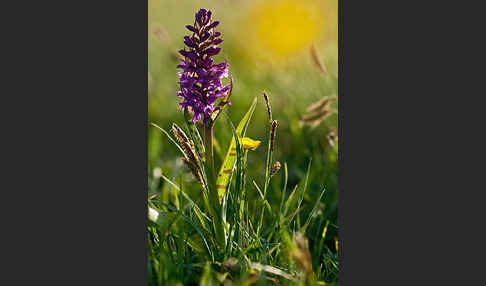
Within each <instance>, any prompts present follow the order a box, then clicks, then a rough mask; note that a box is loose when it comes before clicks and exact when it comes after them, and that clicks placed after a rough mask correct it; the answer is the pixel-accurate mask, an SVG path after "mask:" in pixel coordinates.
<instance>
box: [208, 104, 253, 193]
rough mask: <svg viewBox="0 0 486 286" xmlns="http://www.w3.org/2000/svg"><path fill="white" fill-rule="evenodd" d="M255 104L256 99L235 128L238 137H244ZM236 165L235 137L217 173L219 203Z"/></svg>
mask: <svg viewBox="0 0 486 286" xmlns="http://www.w3.org/2000/svg"><path fill="white" fill-rule="evenodd" d="M256 104H257V98H256V97H255V99H254V100H253V103H252V104H251V106H250V109H248V111H247V112H246V114H245V116H243V118H242V119H241V121H240V123H239V124H238V127H237V128H236V133H237V135H238V136H239V137H244V136H245V132H246V127H247V126H248V122H249V121H250V119H251V116H252V115H253V112H254V111H255V107H256ZM235 163H236V139H235V136H233V138H232V139H231V142H230V145H229V147H228V151H227V152H226V156H225V158H224V160H223V164H222V165H221V169H220V170H219V173H218V179H217V180H216V187H217V188H218V197H219V201H220V202H221V201H222V200H223V197H224V194H225V192H226V187H227V186H228V184H229V181H230V178H231V174H232V173H233V170H234V167H235Z"/></svg>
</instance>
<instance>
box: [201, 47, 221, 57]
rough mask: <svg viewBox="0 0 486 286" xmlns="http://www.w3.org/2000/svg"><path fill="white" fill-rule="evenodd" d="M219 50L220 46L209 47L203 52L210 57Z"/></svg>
mask: <svg viewBox="0 0 486 286" xmlns="http://www.w3.org/2000/svg"><path fill="white" fill-rule="evenodd" d="M219 51H221V48H219V47H210V48H207V49H206V50H205V51H204V52H203V53H204V54H207V55H208V56H210V57H212V56H215V55H217V54H218V53H219Z"/></svg>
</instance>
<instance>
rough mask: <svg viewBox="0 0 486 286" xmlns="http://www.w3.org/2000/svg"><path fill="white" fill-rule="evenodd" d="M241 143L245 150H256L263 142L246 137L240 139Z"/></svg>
mask: <svg viewBox="0 0 486 286" xmlns="http://www.w3.org/2000/svg"><path fill="white" fill-rule="evenodd" d="M240 143H241V145H243V148H245V149H246V150H255V149H256V148H257V147H258V146H259V145H260V143H261V141H258V140H253V139H251V138H248V137H244V138H241V139H240Z"/></svg>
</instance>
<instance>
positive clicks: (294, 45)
mask: <svg viewBox="0 0 486 286" xmlns="http://www.w3.org/2000/svg"><path fill="white" fill-rule="evenodd" d="M321 11H322V9H320V7H319V5H317V2H316V1H314V0H304V1H296V0H291V1H289V0H273V1H263V2H257V4H256V5H255V7H254V8H253V10H252V12H250V14H249V19H248V20H247V21H248V22H247V24H248V26H247V27H246V28H249V29H248V31H249V33H250V35H248V36H249V41H248V43H249V44H251V45H253V47H252V48H253V49H256V52H257V53H260V54H261V55H263V56H265V57H274V58H279V59H282V58H285V57H287V56H291V55H293V54H295V53H298V52H300V51H302V50H304V49H306V48H307V47H309V46H310V45H311V44H312V43H313V42H314V41H316V40H317V39H318V37H319V36H320V34H321V30H322V26H323V21H322V17H323V16H324V15H321V14H320V12H321Z"/></svg>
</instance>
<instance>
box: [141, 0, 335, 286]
mask: <svg viewBox="0 0 486 286" xmlns="http://www.w3.org/2000/svg"><path fill="white" fill-rule="evenodd" d="M179 2H180V1H179ZM223 2H224V1H223ZM205 4H207V5H205V6H206V7H209V8H212V9H213V6H214V9H215V11H216V13H217V15H221V14H224V13H223V12H226V15H227V14H228V13H229V12H227V11H228V10H226V9H227V8H225V7H226V6H225V5H221V4H220V3H217V5H216V4H215V2H212V1H211V2H207V3H205ZM160 5H161V4H160V2H155V1H149V83H148V84H149V106H148V110H149V123H151V124H149V128H148V145H149V146H148V169H149V178H148V207H149V221H148V229H147V236H148V281H149V285H337V277H338V273H339V263H338V257H337V250H338V247H339V244H338V240H337V233H338V225H337V215H338V205H337V202H338V184H337V176H338V163H337V158H338V157H337V154H338V149H337V145H338V144H337V141H336V140H335V133H336V130H337V100H336V98H337V52H336V51H337V50H336V47H335V44H333V43H328V42H317V43H316V45H315V47H316V50H317V51H314V53H317V55H318V57H320V60H321V61H322V65H324V66H325V68H326V72H327V74H323V73H322V70H321V69H319V68H318V67H316V66H315V59H313V57H315V55H312V52H311V50H309V49H307V50H304V51H302V53H301V54H300V55H299V56H296V59H295V60H292V59H290V60H289V61H287V63H286V64H282V65H278V64H277V65H275V64H272V65H269V64H265V63H259V62H258V61H257V60H254V61H252V60H251V59H249V58H247V57H245V56H243V55H241V54H239V53H238V52H236V51H237V50H238V41H237V40H236V39H235V38H236V36H235V35H234V34H232V32H231V31H230V30H228V31H227V33H226V36H225V42H224V43H223V44H222V46H223V51H224V53H223V55H219V57H220V58H219V59H222V60H224V58H226V57H227V58H228V62H229V63H230V66H231V69H230V73H231V75H232V77H233V80H234V87H233V90H232V95H231V100H232V106H229V107H228V108H226V109H225V111H224V112H223V113H222V114H221V116H220V118H219V119H218V121H217V122H216V124H215V126H214V134H215V142H214V165H215V166H216V171H217V172H220V171H222V173H223V174H225V175H224V176H223V177H224V180H227V182H228V183H229V184H228V186H227V188H224V189H223V190H221V189H220V192H221V191H222V193H221V194H222V195H223V196H222V198H221V201H219V200H218V199H219V198H218V199H217V201H219V203H215V202H212V201H211V200H210V198H209V197H210V193H209V191H208V188H207V187H205V184H206V183H205V182H207V178H208V174H207V170H206V169H207V168H206V166H205V161H204V156H202V157H201V158H200V160H201V162H199V163H200V173H201V177H202V179H200V178H198V175H197V174H198V173H197V172H198V171H197V170H196V171H194V170H191V168H190V166H188V164H187V163H184V162H183V160H182V158H186V159H187V158H189V157H191V155H190V154H189V155H188V154H187V152H188V151H187V150H186V151H185V148H184V146H182V145H183V144H181V140H178V138H177V136H176V135H178V134H179V136H184V135H185V136H186V137H187V139H188V140H189V142H192V145H193V147H192V148H194V150H195V151H196V155H197V154H199V153H200V150H201V149H203V145H204V144H203V141H204V140H203V139H202V138H203V137H204V135H203V128H202V125H200V124H197V125H191V124H190V122H188V121H187V120H186V118H185V116H184V114H183V113H182V112H181V111H180V109H179V107H178V106H177V104H178V102H180V99H179V98H178V97H176V92H177V90H178V86H177V74H176V73H177V71H178V70H177V69H176V65H177V61H176V60H175V58H174V53H173V52H174V49H176V48H179V49H180V48H181V47H182V40H181V39H182V35H183V33H184V31H183V30H184V24H187V23H191V18H192V17H193V11H196V10H197V8H199V7H200V3H199V2H198V3H195V4H194V5H191V4H187V3H184V4H181V5H182V7H181V6H177V5H176V1H167V3H165V6H164V7H165V8H166V9H162V8H161V7H160ZM212 5H213V6H212ZM151 7H152V8H153V9H152V10H150V8H151ZM176 7H177V8H176ZM196 7H197V8H196ZM175 11H177V13H176V12H175ZM169 14H170V16H169ZM151 15H152V16H151ZM161 15H162V16H161ZM165 15H167V17H165ZM154 27H162V29H163V33H164V36H162V38H161V37H160V35H159V36H157V34H156V33H155V34H154ZM164 37H165V38H164ZM260 64H261V65H260ZM264 92H265V93H266V94H267V95H268V96H269V102H270V105H271V110H272V115H271V118H269V114H268V111H267V105H266V104H265V99H264V97H263V94H264ZM324 97H328V99H329V100H328V101H326V100H325V99H323V98H324ZM316 102H317V104H316ZM313 104H314V105H313ZM303 119H305V120H304V121H303ZM273 120H276V121H278V127H277V128H276V133H275V138H274V142H273V148H272V142H271V137H272V132H271V130H272V127H271V122H272V121H273ZM152 123H153V124H152ZM173 124H176V127H174V126H173ZM174 128H175V130H176V131H175V133H174V131H173V129H174ZM178 128H179V129H178ZM177 130H180V131H177ZM178 132H179V133H178ZM180 132H183V135H180ZM333 134H334V136H332V135H333ZM237 137H239V138H241V137H249V138H251V139H254V140H260V141H261V142H262V143H261V144H260V145H259V146H258V147H257V148H256V149H255V150H249V149H245V148H243V146H241V145H242V141H241V139H240V140H235V138H237ZM200 138H201V139H200ZM183 141H184V140H182V142H183ZM189 148H191V144H189ZM233 148H234V149H233ZM232 150H234V152H233V151H232ZM231 153H235V156H234V158H233V159H232V160H229V159H228V158H229V156H228V155H229V154H231ZM277 161H278V162H279V163H280V166H281V167H280V169H279V170H277V168H276V167H275V166H276V165H275V164H276V162H277ZM196 163H197V162H196ZM277 165H278V164H277ZM220 166H231V170H232V171H231V172H226V173H225V172H224V171H226V170H228V168H227V167H223V168H221V169H220ZM273 172H274V174H272V173H273ZM201 180H202V182H203V183H202V184H201ZM217 180H218V182H217V184H218V185H219V184H220V183H221V182H220V180H223V179H217ZM212 204H216V205H218V206H217V207H215V208H219V209H218V211H219V212H220V213H221V218H219V219H215V215H214V213H212V211H211V209H212ZM218 229H219V231H222V233H223V235H222V237H218V234H217V232H218ZM219 236H221V234H219Z"/></svg>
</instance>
